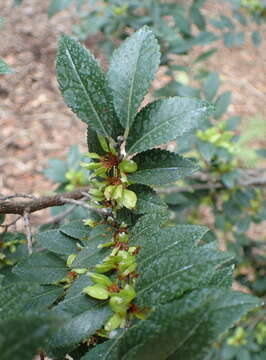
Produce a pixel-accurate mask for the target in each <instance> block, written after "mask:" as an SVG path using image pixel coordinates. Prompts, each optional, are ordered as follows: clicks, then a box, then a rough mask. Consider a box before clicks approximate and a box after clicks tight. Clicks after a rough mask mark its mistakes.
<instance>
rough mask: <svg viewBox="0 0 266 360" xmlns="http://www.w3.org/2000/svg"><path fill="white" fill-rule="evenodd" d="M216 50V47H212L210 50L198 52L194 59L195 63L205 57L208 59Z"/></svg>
mask: <svg viewBox="0 0 266 360" xmlns="http://www.w3.org/2000/svg"><path fill="white" fill-rule="evenodd" d="M217 51H218V49H217V48H213V49H211V50H208V51H205V52H203V53H202V54H200V55H199V56H198V57H197V58H196V59H195V61H194V62H195V63H198V62H201V61H205V60H207V59H209V58H210V57H211V56H212V55H213V54H215V53H216V52H217Z"/></svg>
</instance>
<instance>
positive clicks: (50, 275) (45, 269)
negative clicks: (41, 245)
mask: <svg viewBox="0 0 266 360" xmlns="http://www.w3.org/2000/svg"><path fill="white" fill-rule="evenodd" d="M13 272H14V273H15V274H16V275H18V276H20V277H21V278H22V279H23V280H28V281H36V282H38V283H40V284H44V285H46V284H52V283H53V282H55V281H58V280H61V279H62V278H64V277H65V276H66V275H67V273H68V269H67V268H66V265H65V262H64V260H62V259H61V258H59V257H58V256H56V255H55V254H53V253H50V252H48V251H42V252H40V253H33V254H32V255H30V256H28V257H27V258H26V259H24V260H22V261H21V262H20V263H18V264H17V265H16V266H15V267H14V268H13Z"/></svg>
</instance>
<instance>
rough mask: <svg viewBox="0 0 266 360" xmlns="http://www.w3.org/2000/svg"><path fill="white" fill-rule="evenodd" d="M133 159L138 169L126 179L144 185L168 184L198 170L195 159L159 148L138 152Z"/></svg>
mask: <svg viewBox="0 0 266 360" xmlns="http://www.w3.org/2000/svg"><path fill="white" fill-rule="evenodd" d="M133 160H134V161H135V162H136V163H137V164H138V171H136V172H135V173H134V174H129V175H128V179H129V180H130V181H132V182H135V183H139V184H144V185H163V184H168V183H171V182H174V181H177V180H179V179H180V178H182V177H185V176H188V175H191V174H192V173H193V172H195V171H196V170H198V166H197V164H196V163H195V161H192V160H189V159H185V158H183V157H182V156H180V155H177V154H174V153H171V152H169V151H166V150H160V149H153V150H148V151H145V152H143V153H140V154H138V155H137V156H135V157H134V158H133Z"/></svg>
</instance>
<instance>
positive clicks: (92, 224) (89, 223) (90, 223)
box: [83, 218, 97, 227]
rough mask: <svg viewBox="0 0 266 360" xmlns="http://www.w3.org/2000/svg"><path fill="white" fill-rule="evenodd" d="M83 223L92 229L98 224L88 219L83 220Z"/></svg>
mask: <svg viewBox="0 0 266 360" xmlns="http://www.w3.org/2000/svg"><path fill="white" fill-rule="evenodd" d="M83 223H84V225H88V226H90V227H95V226H96V225H97V222H95V221H94V220H93V219H90V218H88V219H86V220H83Z"/></svg>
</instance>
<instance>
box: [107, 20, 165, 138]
mask: <svg viewBox="0 0 266 360" xmlns="http://www.w3.org/2000/svg"><path fill="white" fill-rule="evenodd" d="M159 61H160V52H159V46H158V43H157V40H156V39H155V37H154V35H153V33H152V31H151V30H150V29H149V28H148V27H143V28H141V29H140V30H139V31H137V32H135V33H134V34H133V35H132V36H130V37H129V38H128V39H127V40H126V41H125V42H124V43H123V44H122V45H121V46H120V47H119V48H118V49H117V50H116V51H114V53H113V56H112V58H111V62H110V67H109V72H108V82H109V86H110V88H111V90H112V92H113V97H114V106H115V109H116V112H117V114H118V116H119V120H120V122H121V124H122V126H123V127H124V128H125V129H126V132H128V130H129V129H130V127H131V125H132V123H133V121H134V117H135V114H136V112H137V110H138V108H139V106H140V104H141V102H142V100H143V98H144V96H145V94H146V93H147V91H148V89H149V87H150V85H151V82H152V80H153V78H154V75H155V73H156V71H157V68H158V65H159Z"/></svg>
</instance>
